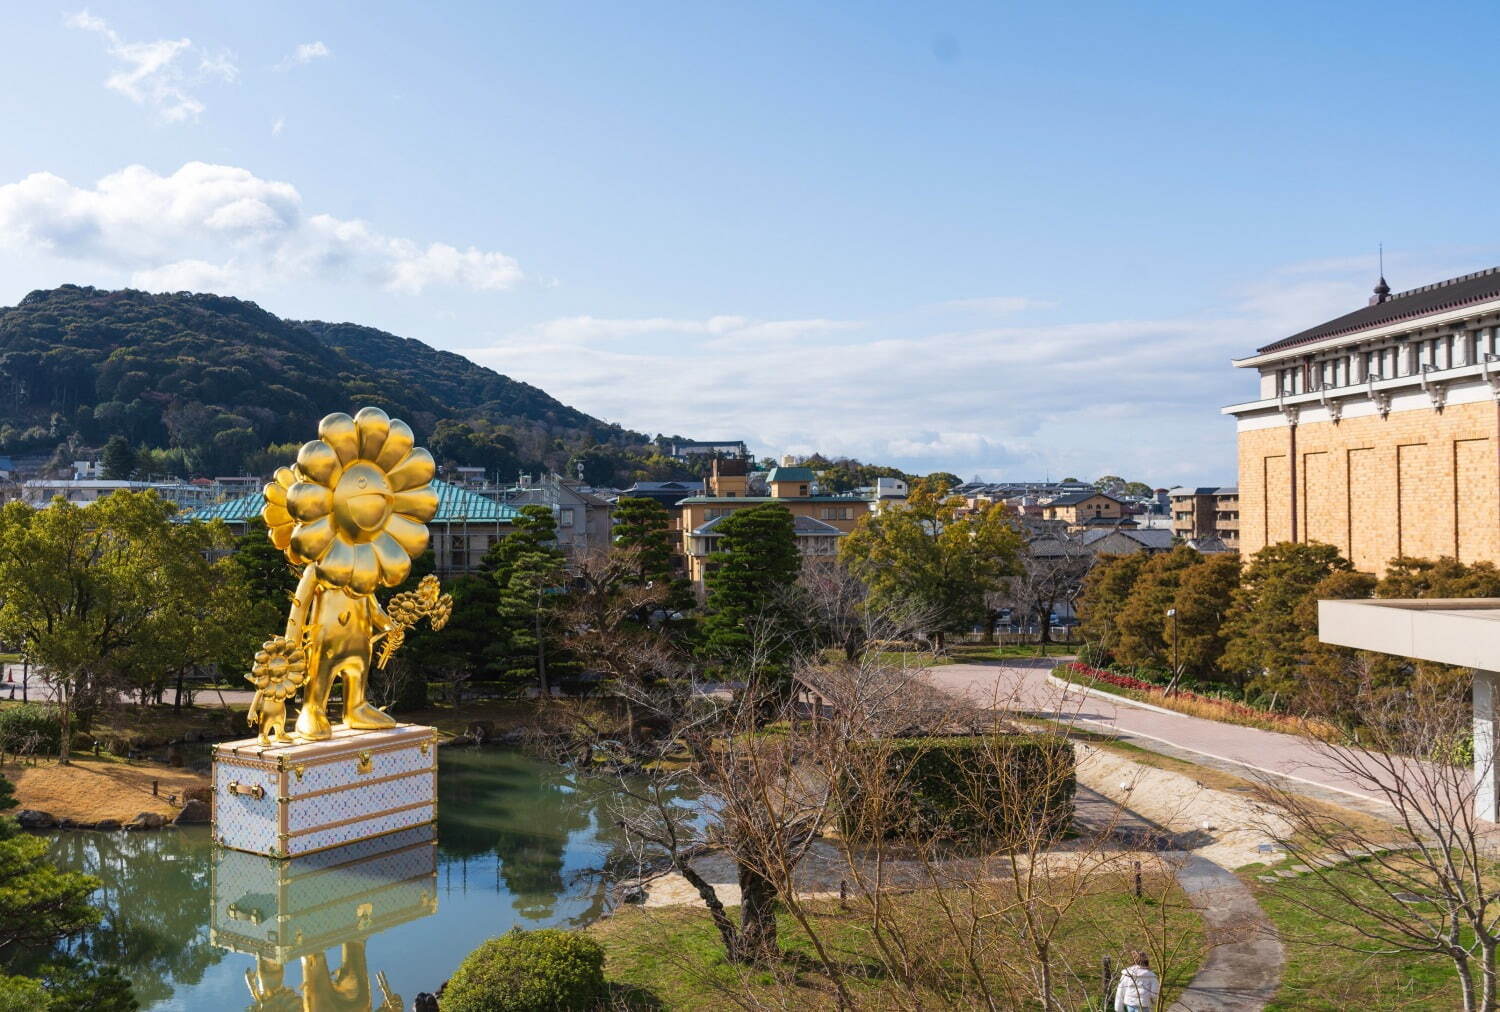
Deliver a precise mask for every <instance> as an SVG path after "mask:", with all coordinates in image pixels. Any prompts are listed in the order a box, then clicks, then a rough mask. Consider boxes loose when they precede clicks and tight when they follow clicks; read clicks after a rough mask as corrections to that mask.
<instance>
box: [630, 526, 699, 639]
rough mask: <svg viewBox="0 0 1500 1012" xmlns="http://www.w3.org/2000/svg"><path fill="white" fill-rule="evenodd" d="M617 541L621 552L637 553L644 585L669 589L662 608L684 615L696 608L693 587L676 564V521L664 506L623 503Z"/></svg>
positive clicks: (639, 576)
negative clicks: (673, 526)
mask: <svg viewBox="0 0 1500 1012" xmlns="http://www.w3.org/2000/svg"><path fill="white" fill-rule="evenodd" d="M614 538H615V544H616V545H618V546H619V547H620V548H625V549H630V550H632V551H633V552H634V554H635V561H636V580H637V582H638V583H639V584H640V585H642V586H657V585H663V586H666V587H667V588H668V592H667V595H666V598H665V600H664V602H663V604H662V605H661V606H662V607H664V608H666V609H667V610H668V611H678V612H681V611H686V610H688V609H689V608H691V607H692V606H693V603H694V602H693V588H692V584H691V583H689V582H688V580H687V579H686V578H685V577H684V576H682V574H681V573H679V572H678V571H677V568H676V567H675V566H674V564H673V559H674V558H675V555H674V553H673V545H674V542H675V540H676V535H675V533H674V532H673V530H672V517H671V515H670V514H669V513H667V511H666V508H665V507H664V506H662V505H661V503H659V502H657V501H656V500H654V499H636V498H630V497H627V498H624V499H621V500H619V501H618V502H617V503H615V511H614ZM647 617H648V616H640V617H639V618H640V619H642V620H644V619H645V618H647Z"/></svg>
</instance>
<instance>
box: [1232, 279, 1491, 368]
mask: <svg viewBox="0 0 1500 1012" xmlns="http://www.w3.org/2000/svg"><path fill="white" fill-rule="evenodd" d="M1496 298H1500V267H1491V268H1490V269H1489V270H1485V271H1477V272H1475V273H1473V274H1465V275H1464V276H1462V277H1458V278H1449V279H1448V280H1447V281H1439V282H1438V283H1437V284H1434V285H1423V286H1422V287H1421V288H1413V289H1412V290H1411V291H1409V292H1398V293H1396V294H1395V295H1392V296H1391V297H1390V298H1389V299H1386V300H1385V301H1384V302H1377V303H1375V305H1373V306H1365V307H1364V308H1363V309H1356V310H1355V311H1354V312H1352V313H1345V314H1344V315H1343V316H1340V317H1338V318H1337V319H1334V320H1329V321H1328V322H1327V323H1320V324H1319V325H1318V326H1316V327H1312V328H1310V329H1308V330H1304V331H1302V332H1301V333H1298V334H1293V335H1292V336H1291V337H1285V338H1282V339H1281V340H1280V341H1276V342H1274V343H1272V344H1268V345H1266V346H1265V347H1264V348H1261V349H1259V350H1258V351H1257V354H1261V355H1263V354H1265V353H1266V352H1270V351H1283V350H1285V349H1287V348H1295V347H1296V346H1297V345H1299V344H1308V343H1310V342H1312V341H1321V340H1323V339H1324V338H1327V337H1337V336H1338V335H1340V334H1352V333H1354V332H1355V331H1358V330H1368V329H1369V328H1371V327H1382V326H1385V325H1386V324H1388V323H1397V322H1399V321H1401V320H1412V319H1416V318H1417V317H1419V316H1427V315H1430V314H1432V313H1440V312H1443V311H1445V310H1449V309H1457V308H1458V307H1460V306H1467V305H1472V304H1473V303H1476V302H1485V301H1487V300H1489V299H1496Z"/></svg>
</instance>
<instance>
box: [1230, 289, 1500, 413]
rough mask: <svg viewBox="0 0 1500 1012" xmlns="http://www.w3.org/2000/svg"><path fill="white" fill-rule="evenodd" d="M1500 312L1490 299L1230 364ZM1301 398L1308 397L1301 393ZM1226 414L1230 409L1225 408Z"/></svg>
mask: <svg viewBox="0 0 1500 1012" xmlns="http://www.w3.org/2000/svg"><path fill="white" fill-rule="evenodd" d="M1496 313H1500V299H1490V300H1488V301H1485V302H1477V303H1475V304H1473V305H1470V306H1460V307H1458V308H1457V309H1451V310H1448V311H1447V312H1442V313H1432V314H1429V315H1426V316H1414V317H1411V318H1409V319H1405V320H1397V321H1395V322H1393V323H1388V324H1383V325H1381V326H1378V327H1367V328H1365V329H1364V330H1355V331H1350V332H1349V333H1345V334H1336V335H1334V336H1333V337H1328V338H1325V339H1323V340H1321V341H1312V342H1309V343H1307V344H1299V345H1296V346H1294V347H1291V348H1282V349H1280V350H1279V351H1271V352H1266V353H1265V354H1258V355H1250V356H1248V357H1246V358H1236V359H1231V360H1230V361H1231V362H1232V363H1233V364H1234V366H1235V367H1236V368H1239V369H1252V368H1255V367H1258V366H1262V365H1269V364H1271V363H1273V362H1285V361H1287V360H1289V359H1299V358H1303V357H1304V356H1307V355H1314V354H1317V353H1318V352H1320V351H1327V350H1329V349H1332V348H1342V347H1346V346H1349V345H1355V344H1361V343H1363V342H1365V341H1375V340H1379V339H1380V338H1383V337H1391V336H1394V335H1398V334H1407V333H1411V332H1412V331H1414V330H1425V329H1427V328H1429V327H1445V326H1449V325H1451V324H1454V323H1460V322H1462V321H1465V320H1470V319H1473V318H1475V317H1480V316H1487V315H1493V314H1496ZM1298 396H1306V395H1303V394H1299V395H1298ZM1225 411H1226V413H1227V412H1228V409H1225Z"/></svg>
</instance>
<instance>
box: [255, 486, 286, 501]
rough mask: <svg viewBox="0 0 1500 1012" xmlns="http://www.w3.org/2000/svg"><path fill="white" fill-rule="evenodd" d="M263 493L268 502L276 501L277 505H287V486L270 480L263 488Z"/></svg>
mask: <svg viewBox="0 0 1500 1012" xmlns="http://www.w3.org/2000/svg"><path fill="white" fill-rule="evenodd" d="M260 491H261V494H262V495H264V496H265V497H266V502H269V503H275V504H276V505H277V506H285V505H286V488H284V487H283V486H281V485H278V484H277V483H276V482H274V481H273V482H270V483H268V484H267V485H266V487H265V488H263V489H261V490H260Z"/></svg>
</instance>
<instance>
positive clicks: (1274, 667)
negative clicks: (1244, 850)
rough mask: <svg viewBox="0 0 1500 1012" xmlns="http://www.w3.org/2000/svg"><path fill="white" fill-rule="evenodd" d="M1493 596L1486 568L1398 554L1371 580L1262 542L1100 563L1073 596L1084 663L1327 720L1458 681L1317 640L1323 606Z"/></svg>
mask: <svg viewBox="0 0 1500 1012" xmlns="http://www.w3.org/2000/svg"><path fill="white" fill-rule="evenodd" d="M1495 596H1500V570H1497V569H1496V568H1495V566H1494V565H1493V564H1491V563H1488V562H1474V563H1463V562H1460V561H1458V560H1457V559H1452V558H1439V559H1421V558H1410V557H1405V556H1402V557H1397V558H1395V559H1392V560H1391V561H1390V562H1389V563H1388V564H1387V567H1386V572H1385V575H1384V576H1382V577H1380V578H1376V577H1375V576H1374V575H1372V574H1370V573H1363V572H1359V571H1358V570H1356V569H1355V568H1354V566H1353V564H1352V563H1350V562H1349V560H1348V559H1346V558H1344V557H1343V556H1342V555H1340V554H1339V551H1338V549H1337V548H1335V547H1334V546H1332V545H1326V544H1321V543H1318V542H1282V543H1280V544H1274V545H1268V546H1266V547H1265V548H1263V549H1261V550H1260V551H1258V552H1256V553H1255V554H1254V555H1252V556H1251V557H1250V558H1249V559H1248V560H1247V561H1246V562H1245V564H1244V565H1243V566H1242V565H1241V560H1240V558H1239V556H1237V555H1202V554H1200V553H1198V552H1196V551H1193V550H1192V549H1190V548H1187V547H1184V546H1179V547H1177V548H1175V549H1173V550H1172V551H1171V552H1167V553H1165V554H1162V555H1155V556H1146V555H1144V554H1135V555H1105V556H1101V557H1100V558H1099V559H1098V560H1097V561H1096V562H1095V564H1094V566H1093V567H1092V569H1090V571H1089V573H1088V575H1087V577H1086V578H1085V579H1084V581H1083V589H1082V593H1081V595H1080V598H1079V602H1078V603H1079V614H1080V619H1081V632H1082V634H1083V637H1084V639H1085V641H1086V644H1087V646H1086V659H1087V660H1089V661H1090V662H1091V663H1095V664H1100V665H1114V666H1123V667H1127V668H1134V669H1138V670H1139V669H1146V670H1148V671H1157V672H1161V673H1163V674H1164V675H1166V676H1168V678H1175V679H1177V680H1178V681H1179V682H1180V683H1182V682H1195V683H1199V684H1202V685H1207V686H1210V687H1213V688H1217V689H1220V690H1223V691H1228V692H1229V693H1231V694H1233V695H1236V696H1238V697H1240V698H1242V699H1244V700H1246V701H1247V702H1251V703H1253V704H1258V705H1263V706H1265V705H1270V706H1274V707H1276V708H1281V709H1290V710H1295V711H1298V712H1309V713H1316V714H1319V715H1322V716H1327V717H1334V718H1337V717H1338V716H1339V715H1341V714H1348V713H1352V712H1353V711H1354V709H1355V708H1354V701H1355V700H1356V698H1357V697H1359V696H1361V695H1362V694H1374V695H1376V696H1382V697H1385V696H1393V695H1399V694H1402V693H1410V692H1436V693H1452V692H1456V691H1459V690H1461V689H1463V688H1464V687H1465V686H1466V684H1467V683H1466V681H1465V676H1464V675H1463V673H1462V672H1460V671H1458V670H1456V669H1453V668H1449V667H1446V666H1443V665H1435V664H1428V663H1425V662H1414V661H1409V660H1405V659H1402V658H1395V657H1389V656H1387V655H1377V654H1371V653H1368V652H1363V651H1353V650H1349V649H1346V648H1343V647H1334V646H1330V645H1328V644H1325V643H1321V642H1320V641H1319V640H1318V605H1317V602H1318V601H1319V600H1325V599H1360V598H1436V597H1495Z"/></svg>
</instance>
